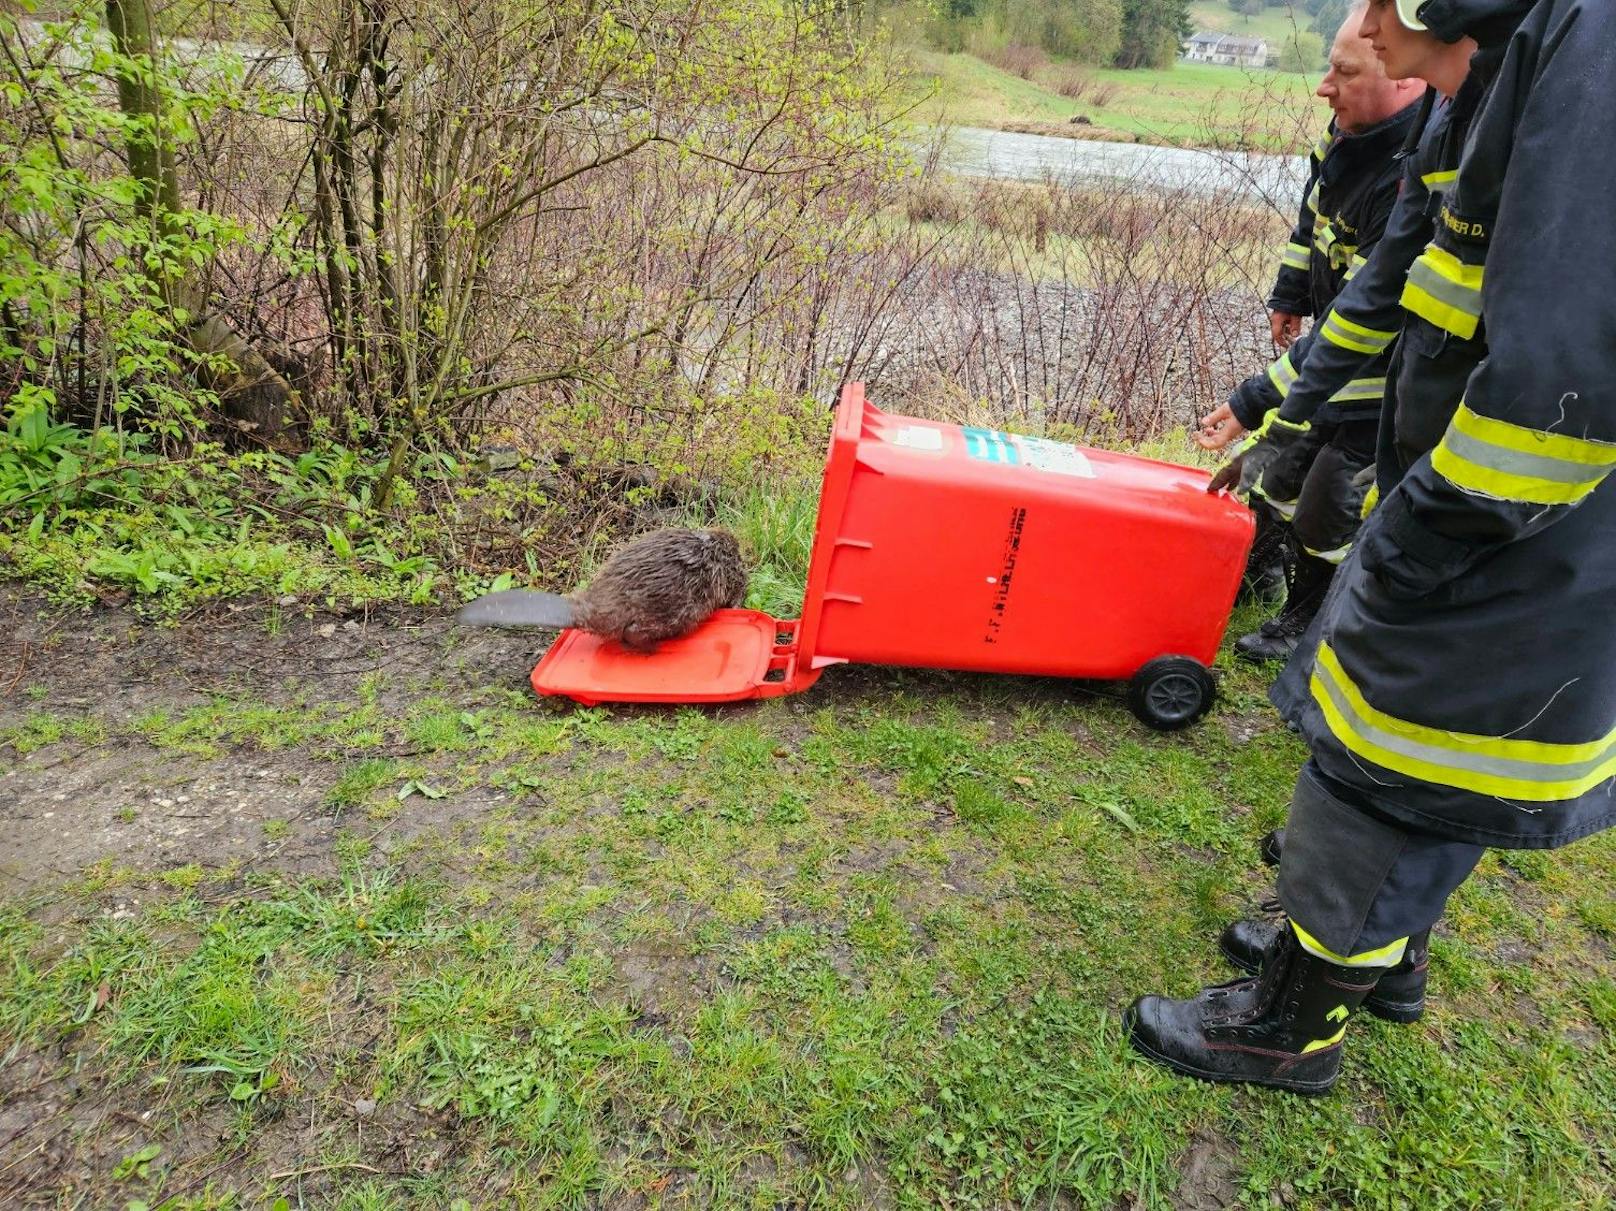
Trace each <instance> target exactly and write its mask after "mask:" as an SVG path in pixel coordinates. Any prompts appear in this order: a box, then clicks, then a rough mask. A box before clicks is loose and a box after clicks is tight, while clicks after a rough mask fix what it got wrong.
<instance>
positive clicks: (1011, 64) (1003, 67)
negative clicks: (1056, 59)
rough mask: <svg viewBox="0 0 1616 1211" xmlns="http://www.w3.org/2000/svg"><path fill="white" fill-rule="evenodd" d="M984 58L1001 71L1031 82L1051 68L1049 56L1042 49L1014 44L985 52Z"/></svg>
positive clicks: (983, 53)
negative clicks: (1040, 73)
mask: <svg viewBox="0 0 1616 1211" xmlns="http://www.w3.org/2000/svg"><path fill="white" fill-rule="evenodd" d="M982 58H983V59H985V60H986V61H987V62H988V63H990V64H992V65H993V66H994V67H997V68H998V69H999V70H1000V71H1004V72H1009V73H1010V74H1011V75H1013V76H1020V77H1021V78H1022V79H1023V80H1031V79H1032V78H1033V76H1035V75H1037V74H1038V73H1039V72H1041V71H1044V70H1045V69H1046V68H1048V67H1049V56H1048V55H1047V54H1046V53H1045V52H1044V50H1043V48H1042V47H1039V46H1028V45H1025V44H1024V43H1019V42H1012V43H1010V44H1009V45H1007V46H1003V47H1000V48H997V49H992V50H984V51H983V52H982Z"/></svg>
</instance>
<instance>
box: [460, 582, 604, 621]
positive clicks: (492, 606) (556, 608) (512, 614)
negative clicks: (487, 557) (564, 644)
mask: <svg viewBox="0 0 1616 1211" xmlns="http://www.w3.org/2000/svg"><path fill="white" fill-rule="evenodd" d="M576 617H577V613H576V611H575V610H574V609H573V605H572V602H570V601H568V600H567V599H566V598H565V597H562V596H559V595H558V594H555V593H538V592H534V591H533V590H532V589H505V590H504V591H503V592H499V593H487V594H485V595H483V596H482V597H479V598H477V600H476V601H468V602H467V603H466V604H465V605H463V606H461V607H460V611H459V613H457V614H456V615H455V621H456V622H458V623H460V625H462V626H468V627H549V628H551V629H553V630H561V629H563V628H565V627H570V626H572V625H573V622H574V620H575V618H576Z"/></svg>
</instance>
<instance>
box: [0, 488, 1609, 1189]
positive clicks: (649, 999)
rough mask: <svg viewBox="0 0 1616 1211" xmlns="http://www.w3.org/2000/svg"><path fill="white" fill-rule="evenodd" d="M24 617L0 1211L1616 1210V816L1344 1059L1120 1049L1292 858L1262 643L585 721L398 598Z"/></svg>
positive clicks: (1504, 903) (1488, 873) (1207, 971)
mask: <svg viewBox="0 0 1616 1211" xmlns="http://www.w3.org/2000/svg"><path fill="white" fill-rule="evenodd" d="M792 518H793V515H792V514H791V513H790V511H789V510H788V511H785V512H782V513H781V514H779V515H778V516H777V517H775V518H773V519H772V521H771V522H770V524H778V525H781V526H784V527H786V528H788V529H789V528H791V527H792V526H793V525H800V519H799V520H798V521H796V522H794V521H793V520H792ZM790 538H791V536H790V535H786V536H784V538H783V539H782V542H784V541H787V540H789V539H790ZM776 589H778V586H776ZM37 607H38V599H37V598H33V597H30V596H28V595H27V594H25V593H23V592H21V591H19V590H16V589H7V590H5V591H4V598H3V600H0V608H3V609H5V610H6V611H7V613H8V614H9V615H10V617H11V620H12V625H13V628H14V632H13V633H14V634H16V635H17V636H18V637H19V639H20V640H21V643H22V646H21V648H20V651H21V653H22V655H21V657H20V659H21V661H22V663H21V664H19V665H17V666H16V668H15V671H14V673H7V674H6V676H5V677H4V678H0V681H9V682H10V683H11V686H12V689H11V691H9V692H10V695H11V697H10V699H9V700H8V701H7V702H6V703H5V704H4V706H3V709H0V728H3V732H0V784H3V785H4V786H5V787H6V788H7V791H8V811H10V812H11V813H13V815H12V817H11V819H10V822H9V824H8V830H7V834H6V836H5V837H4V838H0V871H3V872H4V877H5V879H6V885H7V887H8V889H9V890H8V895H7V897H6V898H5V899H4V901H3V902H0V970H3V971H4V977H3V978H0V1205H4V1206H7V1207H62V1208H66V1207H117V1208H124V1207H137V1206H146V1207H152V1208H156V1207H163V1208H168V1209H170V1211H182V1209H183V1211H194V1209H198V1208H237V1207H240V1208H269V1207H274V1208H293V1207H322V1208H342V1209H347V1211H360V1209H367V1211H377V1209H381V1208H398V1209H400V1211H402V1209H405V1208H409V1209H415V1208H456V1209H462V1208H470V1207H483V1206H489V1207H493V1206H499V1207H507V1206H521V1207H584V1206H604V1207H625V1208H627V1207H692V1208H696V1207H701V1208H705V1207H778V1206H824V1207H844V1208H854V1207H887V1206H891V1207H916V1208H919V1207H959V1208H963V1207H1022V1206H1028V1207H1050V1206H1055V1207H1101V1208H1114V1207H1132V1208H1170V1207H1213V1206H1240V1207H1270V1206H1283V1207H1295V1208H1318V1209H1321V1211H1322V1209H1325V1208H1331V1209H1334V1208H1343V1207H1362V1208H1371V1207H1374V1208H1379V1207H1387V1208H1391V1207H1418V1208H1422V1209H1427V1208H1429V1209H1436V1208H1450V1207H1451V1208H1474V1207H1500V1208H1502V1207H1508V1208H1544V1209H1545V1211H1547V1209H1549V1208H1554V1209H1563V1208H1576V1207H1585V1208H1596V1207H1605V1206H1609V1205H1610V1196H1611V1191H1612V1189H1613V1188H1616V1172H1613V1167H1616V1155H1613V1151H1612V1149H1613V1143H1612V1141H1613V1140H1616V959H1613V953H1616V952H1613V946H1616V898H1613V893H1612V887H1613V886H1616V883H1613V880H1612V878H1611V875H1612V872H1613V870H1616V834H1609V833H1607V834H1604V835H1602V836H1600V837H1597V838H1594V839H1592V840H1590V841H1587V842H1584V843H1581V844H1579V845H1576V846H1573V847H1572V848H1570V849H1569V850H1566V851H1564V852H1562V853H1557V854H1549V855H1542V854H1528V855H1515V856H1510V857H1508V858H1504V859H1500V858H1498V857H1490V858H1489V859H1487V861H1486V862H1485V863H1484V864H1483V866H1482V869H1481V872H1480V874H1479V875H1478V876H1477V877H1476V878H1475V879H1474V880H1472V882H1471V883H1470V884H1469V885H1467V886H1466V887H1465V888H1464V889H1463V890H1462V891H1461V893H1460V894H1459V895H1458V897H1457V898H1456V900H1455V902H1454V904H1453V907H1452V912H1451V913H1450V915H1449V918H1448V920H1447V922H1446V923H1445V925H1444V926H1443V927H1442V928H1441V930H1440V931H1439V933H1438V937H1437V940H1436V942H1435V946H1434V958H1433V965H1432V972H1433V974H1432V987H1433V1007H1432V1010H1431V1012H1430V1013H1429V1014H1428V1016H1427V1017H1426V1019H1425V1020H1424V1021H1422V1022H1421V1023H1419V1024H1417V1025H1415V1026H1412V1027H1393V1026H1388V1025H1385V1024H1382V1023H1378V1022H1375V1021H1373V1020H1372V1019H1367V1018H1365V1019H1362V1020H1355V1021H1354V1023H1353V1025H1352V1027H1351V1030H1350V1034H1349V1039H1350V1047H1349V1051H1348V1054H1347V1060H1346V1075H1345V1078H1344V1080H1343V1082H1342V1084H1341V1086H1340V1087H1339V1088H1338V1089H1337V1091H1336V1092H1335V1093H1334V1094H1333V1095H1331V1096H1328V1097H1325V1098H1322V1099H1313V1100H1309V1099H1302V1098H1298V1097H1293V1096H1284V1095H1276V1094H1262V1093H1256V1092H1251V1091H1245V1090H1237V1089H1226V1088H1213V1087H1210V1086H1206V1085H1202V1084H1198V1083H1195V1082H1192V1081H1186V1080H1181V1079H1177V1078H1174V1077H1171V1076H1169V1075H1167V1074H1166V1073H1164V1072H1163V1071H1161V1070H1158V1069H1156V1068H1154V1067H1152V1066H1150V1065H1149V1064H1146V1063H1144V1062H1142V1061H1140V1060H1139V1059H1137V1058H1135V1057H1134V1056H1133V1055H1132V1054H1131V1053H1130V1052H1129V1050H1128V1049H1127V1047H1126V1045H1125V1043H1124V1042H1123V1040H1122V1038H1121V1035H1120V1030H1119V1026H1118V1018H1119V1014H1120V1011H1121V1010H1122V1008H1123V1007H1124V1006H1125V1005H1126V1004H1127V1002H1128V1000H1129V999H1130V998H1131V997H1132V996H1134V995H1135V994H1137V993H1140V992H1144V991H1167V992H1173V993H1187V992H1189V991H1191V990H1193V989H1195V988H1197V987H1199V986H1200V985H1201V984H1202V983H1204V982H1206V981H1209V980H1221V979H1226V978H1229V974H1230V973H1229V972H1227V971H1226V970H1225V969H1224V967H1223V966H1222V964H1221V963H1220V962H1219V961H1218V958H1217V956H1216V953H1215V950H1214V945H1213V943H1214V939H1215V937H1216V934H1217V931H1218V929H1219V928H1220V927H1221V926H1222V925H1223V924H1224V923H1225V922H1226V921H1227V920H1229V919H1231V918H1232V917H1234V916H1235V915H1237V914H1239V913H1242V912H1245V911H1248V910H1249V909H1250V907H1251V905H1252V904H1253V903H1254V902H1256V901H1258V900H1260V899H1261V898H1262V897H1263V896H1264V894H1265V893H1266V891H1267V889H1268V887H1269V881H1268V877H1267V875H1266V874H1265V872H1263V871H1262V870H1260V869H1259V868H1258V863H1257V860H1256V856H1255V843H1256V840H1257V838H1258V837H1259V836H1260V835H1261V834H1262V832H1263V831H1265V830H1266V829H1268V828H1270V827H1272V826H1274V825H1276V824H1278V823H1280V822H1281V821H1282V819H1283V815H1284V808H1285V804H1286V802H1287V798H1288V792H1289V788H1290V785H1291V782H1292V779H1293V776H1294V774H1295V771H1296V769H1297V767H1298V764H1299V763H1300V761H1301V758H1302V751H1301V748H1300V746H1299V745H1298V744H1297V742H1296V741H1295V740H1294V738H1292V737H1291V736H1290V735H1289V734H1287V733H1286V731H1285V730H1284V729H1283V727H1281V726H1279V725H1278V723H1277V721H1276V720H1275V718H1274V717H1273V715H1272V712H1271V711H1270V710H1269V709H1268V708H1267V706H1266V703H1265V701H1264V698H1263V689H1264V685H1265V678H1264V675H1263V674H1262V673H1261V672H1259V671H1255V670H1250V669H1246V668H1243V667H1239V666H1236V665H1233V664H1227V666H1226V667H1223V668H1222V669H1221V677H1222V683H1223V697H1222V705H1221V707H1220V708H1219V710H1218V711H1217V712H1216V713H1215V714H1214V715H1213V716H1211V717H1210V718H1209V719H1208V720H1207V721H1205V722H1204V723H1203V724H1201V725H1200V726H1198V727H1196V728H1195V729H1193V730H1192V731H1190V732H1189V733H1187V734H1182V735H1177V736H1162V735H1156V734H1152V733H1150V732H1148V731H1146V730H1144V729H1143V728H1141V727H1140V726H1139V725H1138V724H1137V723H1136V722H1134V721H1133V719H1132V718H1131V716H1129V715H1128V713H1127V711H1126V710H1125V708H1124V707H1123V706H1122V704H1121V703H1120V702H1119V701H1117V700H1116V699H1115V698H1113V697H1110V696H1107V695H1106V694H1104V693H1100V692H1096V689H1095V688H1093V687H1091V688H1088V689H1085V688H1083V687H1074V686H1071V685H1069V684H1065V683H1058V682H1050V681H1040V680H1030V679H1011V678H992V677H967V676H951V675H946V674H933V673H905V672H883V671H877V670H859V669H840V670H831V671H830V672H828V673H827V674H826V676H825V677H824V678H823V679H822V680H821V682H820V683H819V685H818V686H817V687H815V688H814V689H813V690H812V691H811V692H810V693H808V694H806V695H804V696H802V697H800V698H795V699H783V700H778V701H775V702H772V703H766V704H759V705H748V706H735V707H727V708H723V709H714V710H694V709H684V710H651V709H622V710H608V709H594V710H582V709H575V708H571V707H565V706H559V705H556V704H546V703H540V702H538V701H536V700H535V699H534V698H533V697H532V695H531V694H530V692H528V690H527V689H526V687H525V685H524V678H525V674H526V671H527V669H528V668H529V667H530V665H531V663H532V660H533V658H534V655H535V653H536V651H537V650H539V648H540V647H541V646H542V642H541V641H535V640H534V639H532V638H529V637H526V636H522V635H501V634H490V633H486V632H484V633H474V634H467V633H465V632H457V631H456V630H454V629H453V628H452V626H450V625H449V624H448V623H447V622H446V621H445V620H444V619H442V618H441V616H431V615H427V614H424V613H421V612H409V611H403V610H397V611H393V612H391V613H386V612H383V613H378V614H375V615H372V616H371V617H370V618H369V619H368V620H362V619H358V618H356V619H350V620H349V621H350V622H353V623H354V625H353V626H348V625H347V623H344V622H342V621H340V620H336V619H329V618H326V617H323V616H321V615H319V614H314V615H312V616H305V615H303V614H300V613H299V612H298V611H297V610H296V609H295V608H292V607H285V608H282V607H279V606H275V605H273V603H270V604H265V605H260V606H252V607H247V608H243V609H240V610H238V611H237V612H234V613H229V612H226V611H221V612H220V614H219V615H217V616H214V617H208V618H197V619H192V620H189V621H185V622H182V623H180V624H179V626H178V627H177V628H176V629H173V630H156V629H153V628H149V627H144V626H139V625H132V624H131V620H130V619H129V618H128V617H127V616H125V615H123V614H121V613H119V612H117V611H107V610H103V611H100V612H98V613H96V614H92V615H88V616H86V615H68V616H65V617H55V616H48V617H47V618H46V620H45V621H44V622H39V621H36V620H35V619H36V612H37ZM1254 620H1255V619H1254V616H1253V615H1251V614H1245V615H1243V616H1242V617H1240V618H1238V619H1237V620H1236V625H1237V627H1240V626H1249V625H1250V624H1251V623H1252V622H1253V621H1254ZM1236 633H1237V632H1236ZM29 653H32V655H31V656H30V655H29Z"/></svg>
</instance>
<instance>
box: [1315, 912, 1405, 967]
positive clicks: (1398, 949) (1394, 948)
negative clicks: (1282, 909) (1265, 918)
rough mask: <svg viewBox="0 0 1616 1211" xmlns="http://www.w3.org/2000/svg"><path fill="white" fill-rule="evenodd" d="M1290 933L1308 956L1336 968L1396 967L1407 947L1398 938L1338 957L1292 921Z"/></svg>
mask: <svg viewBox="0 0 1616 1211" xmlns="http://www.w3.org/2000/svg"><path fill="white" fill-rule="evenodd" d="M1291 931H1292V932H1293V933H1295V934H1296V940H1297V941H1298V942H1300V943H1301V944H1302V949H1303V950H1305V951H1307V952H1308V954H1311V955H1316V956H1317V957H1318V958H1321V959H1325V960H1327V961H1329V962H1331V963H1334V964H1336V966H1338V967H1396V966H1397V965H1398V964H1399V963H1401V962H1402V961H1403V950H1404V948H1405V947H1407V946H1408V939H1407V938H1398V939H1397V940H1396V941H1393V942H1388V943H1386V945H1384V946H1377V947H1376V948H1375V949H1374V950H1366V951H1364V952H1363V953H1362V954H1355V955H1338V954H1336V952H1335V951H1333V950H1331V949H1330V948H1329V947H1328V946H1326V945H1325V944H1324V943H1323V942H1320V941H1319V940H1318V939H1317V938H1315V937H1314V936H1313V935H1312V934H1310V933H1308V932H1307V930H1305V929H1303V928H1302V927H1301V926H1300V925H1298V924H1297V923H1296V921H1295V920H1294V919H1293V920H1292V921H1291Z"/></svg>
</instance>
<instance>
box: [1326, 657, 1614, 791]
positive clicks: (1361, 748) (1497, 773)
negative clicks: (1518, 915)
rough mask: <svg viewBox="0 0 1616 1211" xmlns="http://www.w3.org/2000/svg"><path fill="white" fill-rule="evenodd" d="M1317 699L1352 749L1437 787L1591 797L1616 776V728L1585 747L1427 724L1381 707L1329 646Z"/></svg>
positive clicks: (1338, 736)
mask: <svg viewBox="0 0 1616 1211" xmlns="http://www.w3.org/2000/svg"><path fill="white" fill-rule="evenodd" d="M1311 689H1312V692H1313V701H1314V702H1315V703H1317V704H1318V707H1319V710H1320V711H1321V712H1322V713H1323V715H1324V721H1325V723H1326V724H1327V725H1328V726H1329V729H1330V732H1331V734H1332V735H1334V736H1335V738H1336V739H1337V740H1338V741H1340V742H1341V744H1342V745H1343V746H1344V747H1346V748H1347V749H1348V750H1349V751H1351V752H1352V753H1354V754H1356V755H1357V756H1359V757H1362V758H1364V759H1365V760H1367V761H1372V762H1374V763H1375V764H1376V765H1379V766H1381V767H1383V768H1385V769H1389V770H1392V771H1394V772H1396V773H1399V774H1406V775H1407V776H1409V777H1411V778H1418V779H1420V780H1422V781H1424V782H1431V783H1435V784H1437V785H1439V786H1450V787H1453V788H1455V789H1458V790H1465V791H1471V792H1474V793H1475V794H1478V795H1495V796H1498V797H1501V798H1505V799H1517V800H1522V801H1525V802H1531V803H1552V802H1557V801H1560V800H1565V799H1575V798H1577V797H1578V796H1580V795H1585V794H1587V793H1588V792H1589V791H1591V790H1593V789H1594V788H1595V787H1596V786H1598V785H1600V784H1601V783H1602V782H1605V781H1607V780H1608V779H1610V778H1611V777H1612V776H1613V775H1616V730H1613V731H1611V732H1610V733H1608V734H1607V735H1605V736H1604V737H1602V738H1600V739H1598V740H1591V741H1588V742H1586V743H1583V744H1557V743H1551V742H1549V741H1545V740H1514V739H1507V738H1505V737H1502V736H1481V735H1475V734H1472V733H1469V732H1457V731H1450V730H1448V729H1445V728H1434V727H1426V726H1425V725H1424V724H1420V723H1412V722H1410V721H1408V720H1406V719H1398V718H1395V717H1394V716H1392V715H1388V714H1386V713H1385V712H1384V711H1380V710H1376V709H1375V708H1374V707H1372V706H1370V705H1369V703H1368V701H1367V700H1366V699H1365V698H1364V696H1363V692H1362V691H1361V690H1360V689H1359V688H1358V687H1357V685H1355V684H1354V683H1353V681H1352V678H1350V677H1349V676H1348V675H1347V672H1346V670H1345V669H1344V668H1343V667H1342V666H1341V661H1340V658H1339V657H1337V656H1336V654H1335V651H1334V649H1333V648H1331V647H1330V645H1329V644H1328V643H1321V644H1319V649H1318V655H1317V657H1316V658H1315V660H1314V662H1313V677H1312V686H1311Z"/></svg>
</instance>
